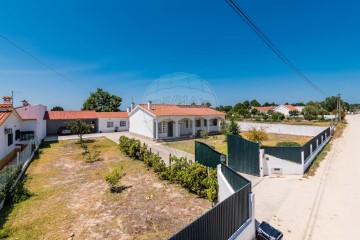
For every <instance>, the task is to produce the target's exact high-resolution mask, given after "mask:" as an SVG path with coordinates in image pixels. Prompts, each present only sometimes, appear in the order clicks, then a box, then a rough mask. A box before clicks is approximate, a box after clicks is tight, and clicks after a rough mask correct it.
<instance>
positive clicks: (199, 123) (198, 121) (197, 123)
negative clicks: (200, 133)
mask: <svg viewBox="0 0 360 240" xmlns="http://www.w3.org/2000/svg"><path fill="white" fill-rule="evenodd" d="M196 127H201V120H200V119H198V120H196Z"/></svg>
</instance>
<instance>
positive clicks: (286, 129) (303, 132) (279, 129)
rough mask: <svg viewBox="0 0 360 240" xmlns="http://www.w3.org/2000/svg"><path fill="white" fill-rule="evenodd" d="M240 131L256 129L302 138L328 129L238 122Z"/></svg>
mask: <svg viewBox="0 0 360 240" xmlns="http://www.w3.org/2000/svg"><path fill="white" fill-rule="evenodd" d="M237 124H238V125H239V127H240V131H248V130H250V129H252V128H253V127H255V128H258V129H259V128H261V127H262V128H264V129H265V131H266V132H268V133H278V134H291V135H300V136H316V135H318V134H320V133H321V132H322V131H324V130H325V129H326V128H327V127H320V126H307V125H290V124H278V123H255V122H237Z"/></svg>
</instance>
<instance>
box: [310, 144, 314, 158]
mask: <svg viewBox="0 0 360 240" xmlns="http://www.w3.org/2000/svg"><path fill="white" fill-rule="evenodd" d="M312 154H313V145H312V144H310V155H312Z"/></svg>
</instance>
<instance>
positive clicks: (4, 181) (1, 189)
mask: <svg viewBox="0 0 360 240" xmlns="http://www.w3.org/2000/svg"><path fill="white" fill-rule="evenodd" d="M21 169H22V165H19V166H17V165H7V166H6V167H5V168H3V169H2V170H1V171H0V202H1V201H2V200H4V198H5V197H6V195H7V194H8V193H9V192H10V190H11V187H12V186H13V185H14V184H15V181H16V179H17V177H18V176H19V174H20V172H21Z"/></svg>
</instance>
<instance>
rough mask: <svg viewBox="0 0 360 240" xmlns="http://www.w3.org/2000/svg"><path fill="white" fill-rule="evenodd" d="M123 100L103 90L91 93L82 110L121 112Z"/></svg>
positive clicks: (99, 89)
mask: <svg viewBox="0 0 360 240" xmlns="http://www.w3.org/2000/svg"><path fill="white" fill-rule="evenodd" d="M121 101H122V98H121V97H119V96H116V95H111V94H110V93H109V92H107V91H104V90H103V89H101V88H98V89H96V91H95V92H92V93H90V96H89V97H88V99H86V100H85V102H84V104H83V107H82V110H95V111H96V112H119V111H120V109H119V108H120V105H121Z"/></svg>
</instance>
